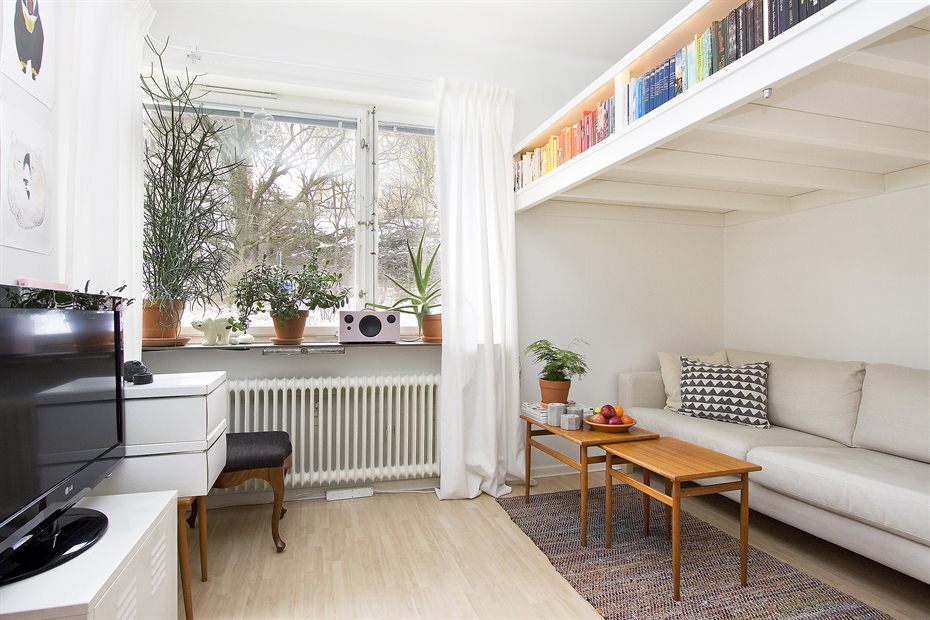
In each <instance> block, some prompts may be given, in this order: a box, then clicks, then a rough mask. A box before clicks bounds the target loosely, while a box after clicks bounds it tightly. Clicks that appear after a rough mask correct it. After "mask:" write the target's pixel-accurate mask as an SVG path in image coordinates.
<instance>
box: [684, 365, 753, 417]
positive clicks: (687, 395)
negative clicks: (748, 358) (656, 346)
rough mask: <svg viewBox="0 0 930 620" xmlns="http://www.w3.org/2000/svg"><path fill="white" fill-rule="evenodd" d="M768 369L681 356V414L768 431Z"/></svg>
mask: <svg viewBox="0 0 930 620" xmlns="http://www.w3.org/2000/svg"><path fill="white" fill-rule="evenodd" d="M768 367H769V363H768V362H756V363H753V364H746V365H745V366H730V365H729V364H709V363H707V362H697V361H695V360H692V359H689V358H687V357H682V358H681V409H680V413H682V414H684V415H689V416H692V417H695V418H707V419H709V420H719V421H721V422H730V423H731V424H743V425H745V426H755V427H757V428H768V427H769V421H768V419H767V418H766V417H765V384H766V375H767V374H768Z"/></svg>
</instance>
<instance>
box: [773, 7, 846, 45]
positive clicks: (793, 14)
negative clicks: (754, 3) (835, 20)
mask: <svg viewBox="0 0 930 620" xmlns="http://www.w3.org/2000/svg"><path fill="white" fill-rule="evenodd" d="M831 4H833V0H771V4H770V6H769V32H771V33H772V36H773V37H776V36H778V35H780V34H781V33H783V32H784V31H786V30H788V29H789V28H791V27H792V26H794V25H795V24H798V23H800V22H802V21H804V20H805V19H807V18H808V17H810V16H811V15H813V14H814V13H816V12H817V11H819V10H820V9H822V8H824V7H825V6H829V5H831Z"/></svg>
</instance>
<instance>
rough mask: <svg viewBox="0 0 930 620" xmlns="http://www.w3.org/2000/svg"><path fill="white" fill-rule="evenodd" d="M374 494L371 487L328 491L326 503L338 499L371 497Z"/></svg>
mask: <svg viewBox="0 0 930 620" xmlns="http://www.w3.org/2000/svg"><path fill="white" fill-rule="evenodd" d="M374 494H375V490H374V489H373V488H372V487H354V488H351V489H330V490H328V491H326V501H327V502H334V501H336V500H340V499H356V498H358V497H371V496H372V495H374Z"/></svg>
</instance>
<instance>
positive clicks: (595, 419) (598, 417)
mask: <svg viewBox="0 0 930 620" xmlns="http://www.w3.org/2000/svg"><path fill="white" fill-rule="evenodd" d="M591 421H592V422H594V423H595V424H607V418H605V417H604V414H603V413H599V414H597V415H596V416H594V417H593V418H591Z"/></svg>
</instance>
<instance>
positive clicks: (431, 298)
mask: <svg viewBox="0 0 930 620" xmlns="http://www.w3.org/2000/svg"><path fill="white" fill-rule="evenodd" d="M425 238H426V234H425V233H424V234H423V235H421V236H420V243H419V244H418V245H417V251H416V253H414V251H413V248H412V247H410V242H409V241H407V254H409V255H410V271H411V272H412V275H413V282H414V285H413V287H412V288H414V289H416V290H411V287H410V286H405V285H403V284H401V283H400V282H398V281H397V280H395V279H394V278H392V277H391V276H389V275H387V274H384V277H385V278H387V279H388V280H390V281H391V282H392V283H393V284H394V286H396V287H397V288H399V289H400V290H401V291H402V292H403V293H404V297H401V298H400V299H398V300H397V301H395V302H394V303H393V304H392V305H390V306H385V305H381V304H365V305H366V306H367V307H369V308H377V309H379V310H396V311H397V312H403V313H404V314H412V315H414V316H416V317H417V328H418V329H419V331H420V332H421V333H422V332H423V317H425V316H426V315H428V314H430V313H431V312H432V310H433V308H437V307H439V306H441V305H442V303H441V302H437V299H439V296H440V295H442V287H441V285H440V281H439V278H436V280H435V281H434V282H432V283H431V282H430V279H431V278H432V275H433V265H434V264H435V262H436V256H438V255H439V245H437V246H436V249H435V250H433V253H432V254H431V255H430V257H429V260H428V261H426V262H424V260H423V259H424V256H423V242H424V240H425Z"/></svg>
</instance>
